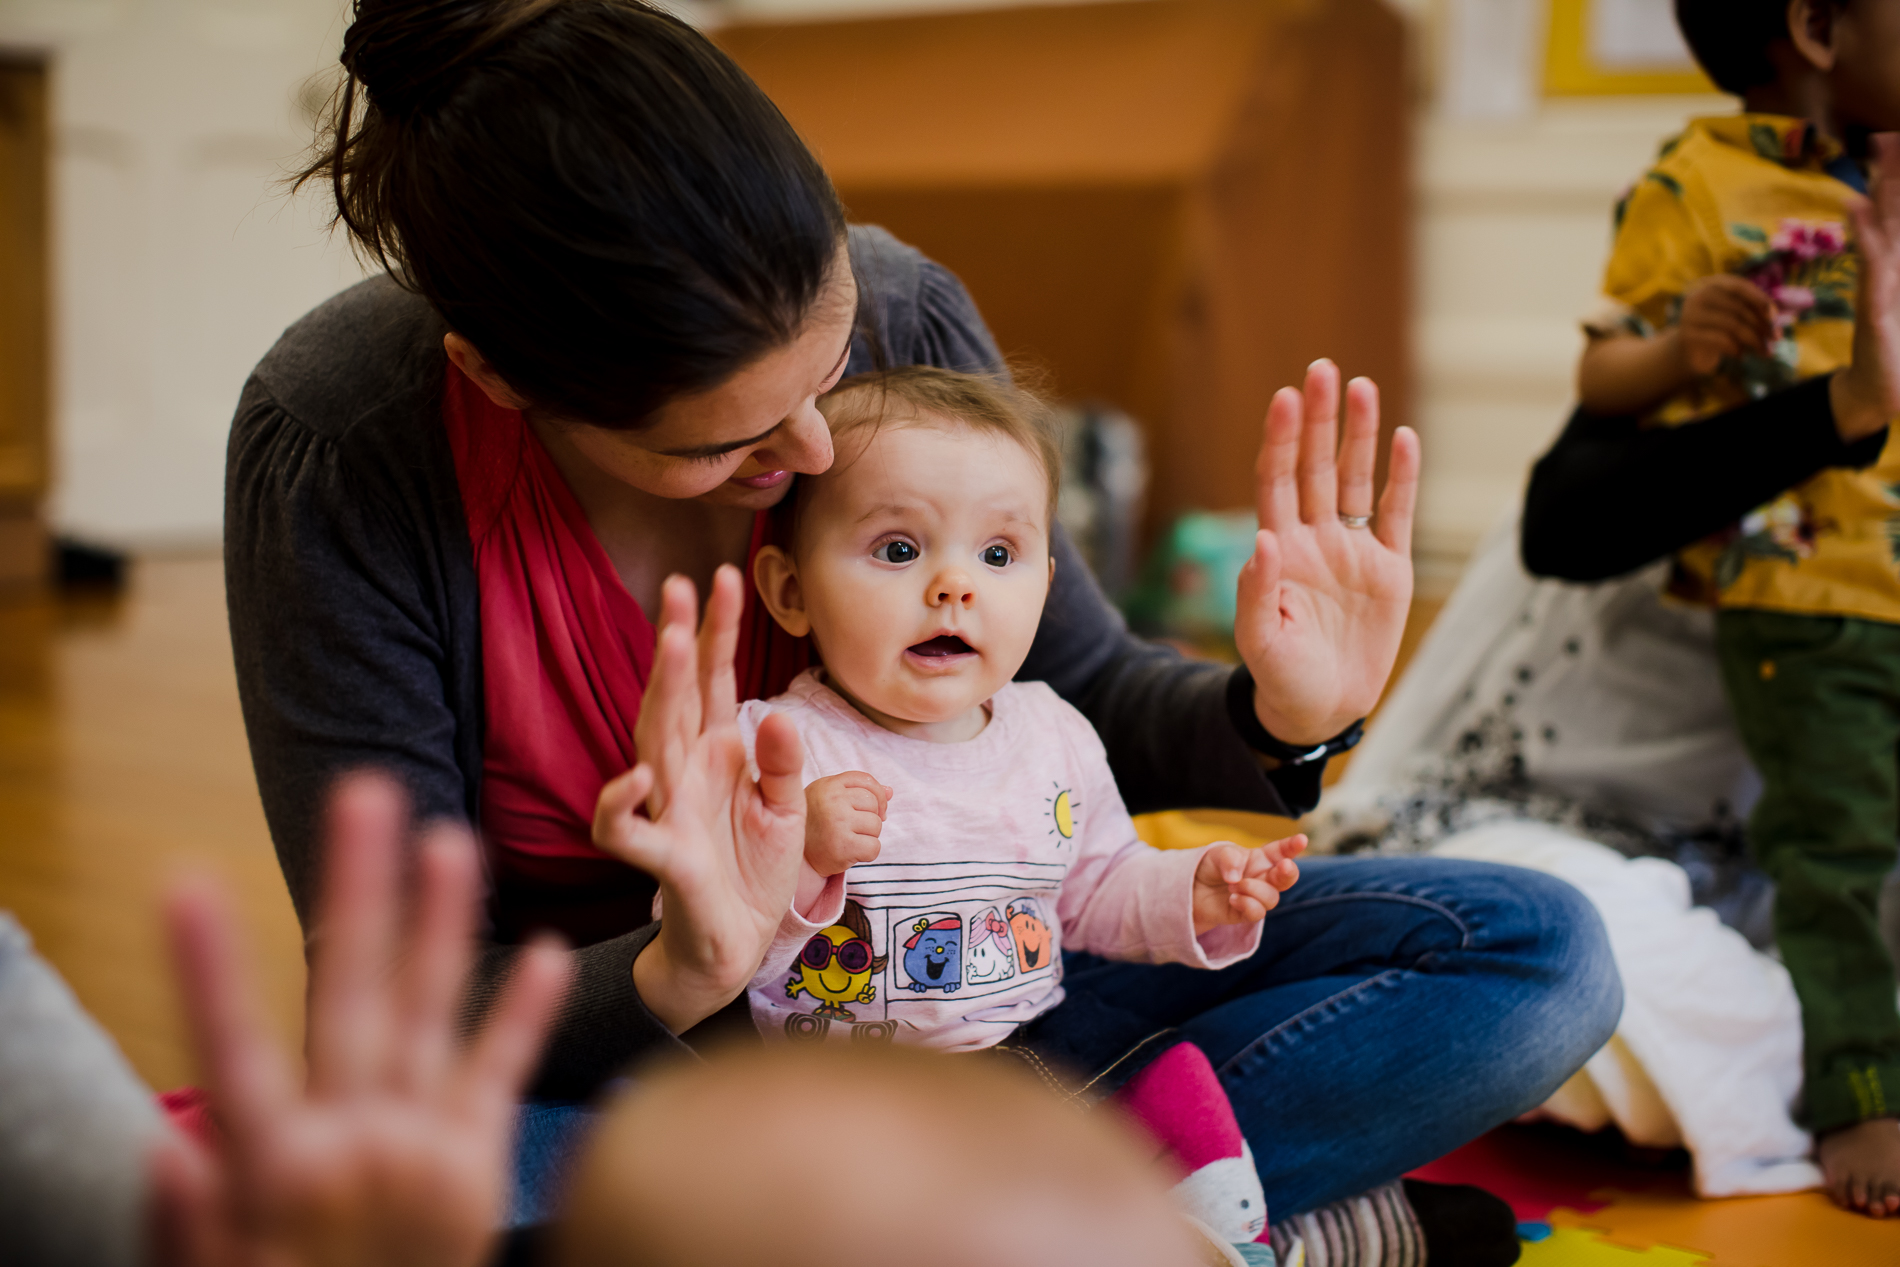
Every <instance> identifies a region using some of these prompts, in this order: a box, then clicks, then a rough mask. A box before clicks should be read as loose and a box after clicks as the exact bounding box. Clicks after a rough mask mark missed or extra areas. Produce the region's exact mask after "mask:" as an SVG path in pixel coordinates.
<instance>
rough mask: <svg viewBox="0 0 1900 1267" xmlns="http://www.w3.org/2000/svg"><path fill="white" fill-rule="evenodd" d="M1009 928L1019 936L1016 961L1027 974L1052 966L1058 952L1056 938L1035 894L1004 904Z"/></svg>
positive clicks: (1017, 938)
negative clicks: (1051, 962)
mask: <svg viewBox="0 0 1900 1267" xmlns="http://www.w3.org/2000/svg"><path fill="white" fill-rule="evenodd" d="M1003 915H1004V917H1005V918H1006V919H1008V920H1009V931H1010V934H1011V936H1013V937H1014V938H1015V939H1016V962H1017V963H1018V964H1020V965H1021V967H1022V970H1023V973H1024V975H1025V976H1026V975H1028V974H1029V973H1032V972H1039V971H1041V970H1042V969H1044V968H1047V967H1048V966H1049V961H1050V959H1052V958H1053V957H1054V955H1055V939H1054V938H1053V937H1051V936H1050V935H1049V924H1048V921H1046V920H1044V919H1043V917H1042V910H1041V908H1040V907H1038V906H1037V905H1036V899H1035V898H1033V897H1019V898H1017V899H1016V900H1015V901H1013V902H1011V903H1010V904H1009V905H1008V906H1006V907H1004V908H1003Z"/></svg>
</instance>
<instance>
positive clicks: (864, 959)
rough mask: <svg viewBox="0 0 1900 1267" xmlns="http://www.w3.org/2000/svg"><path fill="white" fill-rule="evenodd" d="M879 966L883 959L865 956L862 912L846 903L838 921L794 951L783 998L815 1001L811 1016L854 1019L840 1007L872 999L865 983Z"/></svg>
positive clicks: (867, 944)
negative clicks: (801, 996)
mask: <svg viewBox="0 0 1900 1267" xmlns="http://www.w3.org/2000/svg"><path fill="white" fill-rule="evenodd" d="M885 961H886V956H884V955H878V954H873V953H872V951H871V921H870V920H869V919H868V918H867V917H866V916H865V914H864V908H863V907H862V906H859V905H858V904H857V903H856V902H853V901H850V900H849V899H847V900H846V901H845V904H844V914H843V915H841V916H839V917H838V922H837V923H835V924H833V925H831V926H830V927H829V928H825V929H821V930H819V931H818V932H817V933H815V934H813V936H812V938H811V940H810V941H807V942H806V943H805V946H804V949H802V950H800V951H799V952H798V962H797V963H795V964H794V965H793V966H792V975H791V976H790V977H789V978H787V980H786V982H785V997H786V998H788V999H795V998H797V997H798V996H799V995H801V994H804V995H808V996H810V997H811V998H814V999H816V1000H818V1006H817V1008H815V1009H814V1010H813V1013H812V1014H813V1015H815V1016H828V1017H834V1018H836V1019H838V1020H841V1021H849V1020H855V1019H856V1017H855V1016H853V1015H852V1013H851V1010H850V1009H849V1008H847V1007H845V1004H846V1003H869V1002H871V1001H872V1000H873V999H875V998H877V987H876V986H875V985H873V984H872V983H871V978H873V977H875V976H876V975H877V974H878V973H880V972H882V971H884V964H885Z"/></svg>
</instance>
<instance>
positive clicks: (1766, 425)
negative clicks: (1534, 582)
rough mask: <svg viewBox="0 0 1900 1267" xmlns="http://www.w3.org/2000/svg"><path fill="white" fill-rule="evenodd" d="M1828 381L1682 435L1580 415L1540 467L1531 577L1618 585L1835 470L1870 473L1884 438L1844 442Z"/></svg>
mask: <svg viewBox="0 0 1900 1267" xmlns="http://www.w3.org/2000/svg"><path fill="white" fill-rule="evenodd" d="M1828 382H1829V379H1828V378H1826V377H1822V378H1814V379H1809V380H1808V381H1807V382H1805V383H1802V384H1800V385H1798V386H1796V387H1791V388H1789V389H1788V390H1787V391H1784V392H1778V393H1776V394H1775V395H1773V396H1767V397H1764V398H1762V399H1761V400H1757V401H1751V402H1750V403H1748V404H1746V405H1741V406H1738V407H1737V408H1735V409H1731V410H1729V411H1727V412H1726V413H1721V414H1717V415H1715V416H1714V417H1712V418H1704V419H1702V420H1700V421H1698V422H1691V423H1686V424H1684V425H1683V426H1680V427H1645V426H1643V425H1641V423H1640V421H1639V420H1638V419H1637V418H1635V417H1612V418H1606V417H1599V416H1596V415H1592V414H1586V413H1584V412H1583V411H1582V410H1581V409H1579V410H1578V411H1577V412H1575V413H1574V414H1572V415H1571V416H1570V421H1569V423H1568V424H1566V425H1565V427H1564V430H1563V434H1562V435H1560V436H1558V437H1557V441H1556V443H1555V444H1553V445H1551V447H1550V450H1549V451H1548V452H1547V453H1545V454H1544V456H1543V457H1541V458H1539V459H1538V460H1537V464H1536V465H1535V466H1534V467H1532V468H1531V480H1530V487H1529V489H1528V490H1527V491H1526V492H1525V495H1524V520H1523V528H1522V535H1521V537H1520V539H1519V546H1520V549H1521V550H1522V552H1523V557H1524V567H1525V568H1526V569H1527V570H1528V571H1529V572H1530V573H1531V574H1532V575H1534V576H1548V577H1555V578H1557V579H1559V580H1565V581H1601V580H1606V579H1608V578H1609V577H1612V576H1621V575H1623V574H1624V573H1626V572H1632V571H1635V570H1636V569H1637V568H1640V567H1644V566H1647V565H1648V564H1650V563H1654V562H1655V561H1656V560H1657V559H1660V558H1663V557H1665V556H1666V555H1669V554H1673V553H1674V552H1675V551H1677V550H1680V549H1682V548H1683V547H1684V546H1687V545H1689V544H1691V543H1693V542H1696V541H1699V540H1701V539H1702V538H1703V537H1706V536H1708V535H1709V534H1710V533H1712V532H1715V531H1717V530H1719V529H1721V528H1724V527H1726V526H1727V525H1729V524H1731V523H1734V522H1735V521H1736V520H1738V519H1740V518H1741V517H1742V516H1743V515H1745V514H1747V513H1748V512H1749V511H1751V510H1753V509H1754V508H1755V507H1757V506H1759V505H1761V504H1762V503H1763V502H1766V501H1770V500H1772V499H1773V498H1775V497H1776V496H1777V495H1779V494H1781V493H1783V492H1785V491H1787V490H1788V489H1790V488H1793V487H1794V486H1795V485H1796V484H1799V483H1801V482H1802V481H1803V480H1805V479H1807V478H1809V477H1810V476H1812V475H1814V474H1815V473H1817V472H1819V471H1822V470H1824V469H1826V468H1828V467H1834V466H1851V467H1862V466H1868V465H1871V464H1872V463H1873V462H1874V461H1876V460H1877V459H1878V458H1879V457H1880V451H1881V449H1882V448H1883V447H1885V445H1886V442H1887V432H1886V431H1885V430H1881V431H1877V432H1875V433H1874V434H1873V435H1871V436H1868V437H1866V438H1865V439H1862V440H1857V441H1855V442H1854V443H1852V444H1848V443H1846V442H1844V441H1842V439H1841V438H1840V433H1839V432H1838V431H1837V430H1836V429H1835V426H1834V408H1833V405H1832V403H1831V402H1830V400H1829V397H1828Z"/></svg>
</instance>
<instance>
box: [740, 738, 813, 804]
mask: <svg viewBox="0 0 1900 1267" xmlns="http://www.w3.org/2000/svg"><path fill="white" fill-rule="evenodd" d="M752 759H753V760H754V761H755V762H756V763H757V764H758V767H759V798H760V799H761V800H763V801H764V802H765V808H766V810H767V811H768V812H770V813H773V814H793V813H796V814H798V815H799V816H800V817H801V818H802V817H803V815H804V813H805V787H804V783H803V782H802V780H801V778H800V776H801V775H802V774H803V772H804V769H805V745H804V744H803V743H801V742H800V741H799V738H798V727H797V726H795V725H793V724H792V719H791V718H789V717H787V716H785V715H784V714H783V713H773V714H772V715H771V716H770V717H767V718H766V719H765V720H764V721H762V722H760V723H759V734H758V738H757V740H756V741H755V743H754V744H753V758H752Z"/></svg>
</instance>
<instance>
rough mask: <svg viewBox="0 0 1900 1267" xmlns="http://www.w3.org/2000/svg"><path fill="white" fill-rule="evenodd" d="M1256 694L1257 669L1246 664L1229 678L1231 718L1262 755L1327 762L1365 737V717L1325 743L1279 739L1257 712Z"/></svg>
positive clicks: (1284, 761) (1296, 763)
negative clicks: (1254, 698) (1288, 741)
mask: <svg viewBox="0 0 1900 1267" xmlns="http://www.w3.org/2000/svg"><path fill="white" fill-rule="evenodd" d="M1253 694H1254V680H1253V671H1252V670H1251V669H1249V668H1248V667H1247V666H1246V665H1244V664H1243V665H1241V666H1240V667H1239V668H1237V669H1235V670H1234V673H1233V676H1232V677H1230V678H1228V679H1227V718H1228V720H1229V721H1231V722H1232V723H1233V725H1234V729H1235V730H1237V731H1239V732H1240V737H1241V739H1242V740H1243V741H1244V742H1245V743H1246V745H1247V746H1248V747H1249V748H1252V749H1253V750H1254V751H1255V752H1258V753H1260V754H1261V755H1262V756H1267V757H1272V758H1274V759H1275V760H1277V761H1278V762H1280V764H1281V765H1289V766H1303V765H1311V764H1313V763H1314V762H1323V761H1325V760H1327V759H1328V758H1330V757H1336V756H1338V755H1339V754H1340V753H1342V752H1345V751H1347V750H1349V749H1351V748H1353V747H1355V746H1357V745H1358V743H1359V741H1360V740H1361V739H1363V738H1365V734H1366V722H1365V719H1364V718H1363V717H1362V718H1360V719H1359V720H1358V721H1356V722H1354V723H1353V724H1352V725H1350V726H1348V727H1346V728H1345V729H1344V730H1342V731H1340V732H1339V733H1338V734H1336V735H1334V736H1333V737H1332V738H1331V739H1328V740H1325V741H1323V742H1321V743H1317V744H1305V745H1301V744H1290V743H1287V742H1285V741H1284V740H1280V739H1275V738H1274V737H1273V736H1272V735H1271V734H1270V733H1268V731H1267V728H1266V727H1265V726H1262V725H1261V724H1260V715H1259V714H1258V713H1256V712H1254V707H1253Z"/></svg>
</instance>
